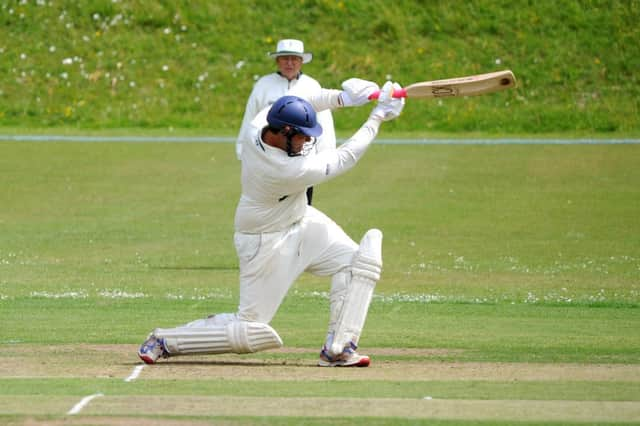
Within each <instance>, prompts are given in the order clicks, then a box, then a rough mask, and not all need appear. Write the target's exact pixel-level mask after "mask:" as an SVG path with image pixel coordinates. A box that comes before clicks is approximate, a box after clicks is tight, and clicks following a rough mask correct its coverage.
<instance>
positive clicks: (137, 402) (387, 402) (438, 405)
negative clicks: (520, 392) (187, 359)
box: [85, 395, 640, 422]
mask: <svg viewBox="0 0 640 426" xmlns="http://www.w3.org/2000/svg"><path fill="white" fill-rule="evenodd" d="M85 413H86V414H90V415H103V414H111V415H117V416H123V415H131V414H137V415H141V414H145V413H149V414H153V415H156V416H184V415H189V416H232V417H233V416H259V417H272V416H306V417H324V416H327V413H339V416H340V417H358V418H360V417H394V418H407V419H411V418H412V419H426V418H433V419H461V420H471V419H474V420H521V419H527V420H529V421H532V420H537V421H590V422H599V421H640V402H628V401H616V402H611V401H607V402H602V401H532V400H459V399H450V400H444V399H431V400H425V399H422V398H420V399H402V398H370V399H361V398H273V397H230V396H225V397H215V396H194V395H190V396H175V395H172V396H153V397H149V396H126V397H124V396H107V397H104V398H101V399H100V400H99V401H96V402H95V403H94V404H91V406H90V407H88V408H87V410H86V411H85Z"/></svg>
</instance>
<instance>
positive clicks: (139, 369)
mask: <svg viewBox="0 0 640 426" xmlns="http://www.w3.org/2000/svg"><path fill="white" fill-rule="evenodd" d="M143 368H144V364H142V365H138V366H137V367H136V368H134V369H133V371H132V372H131V374H130V375H129V377H127V378H126V379H124V381H125V382H131V381H133V380H135V379H137V378H138V376H139V375H140V373H142V369H143Z"/></svg>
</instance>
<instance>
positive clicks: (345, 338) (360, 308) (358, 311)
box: [329, 229, 382, 355]
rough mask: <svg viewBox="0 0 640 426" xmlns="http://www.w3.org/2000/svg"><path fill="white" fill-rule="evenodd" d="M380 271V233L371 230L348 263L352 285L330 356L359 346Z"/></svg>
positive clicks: (330, 349) (341, 314)
mask: <svg viewBox="0 0 640 426" xmlns="http://www.w3.org/2000/svg"><path fill="white" fill-rule="evenodd" d="M381 271H382V232H380V231H379V230H378V229H370V230H369V231H367V233H366V234H364V237H362V241H360V248H359V249H358V251H357V252H356V254H355V255H354V257H353V261H352V262H351V282H350V284H349V287H348V288H347V294H346V296H345V299H344V302H343V304H342V310H341V311H340V314H339V316H338V321H337V324H336V330H335V333H334V337H333V343H332V344H331V347H330V348H329V352H330V354H331V355H338V354H340V353H342V351H343V350H344V348H345V347H346V346H348V345H350V343H353V344H354V345H357V344H358V340H359V339H360V333H361V332H362V328H363V327H364V321H365V319H366V318H367V312H368V311H369V305H370V304H371V297H372V296H373V289H374V288H375V286H376V283H377V282H378V280H379V279H380V272H381Z"/></svg>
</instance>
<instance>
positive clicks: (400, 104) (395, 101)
mask: <svg viewBox="0 0 640 426" xmlns="http://www.w3.org/2000/svg"><path fill="white" fill-rule="evenodd" d="M398 89H402V87H401V86H400V85H399V84H398V83H391V82H390V81H387V82H386V83H385V84H384V86H382V89H380V97H379V98H378V105H376V107H375V108H374V109H373V110H372V111H371V114H370V115H369V118H373V119H374V120H378V121H389V120H393V119H394V118H396V117H398V116H399V115H400V113H401V112H402V109H403V108H404V98H394V97H393V91H394V90H398Z"/></svg>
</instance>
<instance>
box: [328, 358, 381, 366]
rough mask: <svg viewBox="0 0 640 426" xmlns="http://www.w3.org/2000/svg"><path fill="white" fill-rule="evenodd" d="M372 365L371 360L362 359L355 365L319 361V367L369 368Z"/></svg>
mask: <svg viewBox="0 0 640 426" xmlns="http://www.w3.org/2000/svg"><path fill="white" fill-rule="evenodd" d="M370 363H371V360H370V359H369V358H362V359H360V360H358V362H355V363H353V364H345V363H344V362H340V361H336V362H327V361H318V367H368V366H369V364H370Z"/></svg>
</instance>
